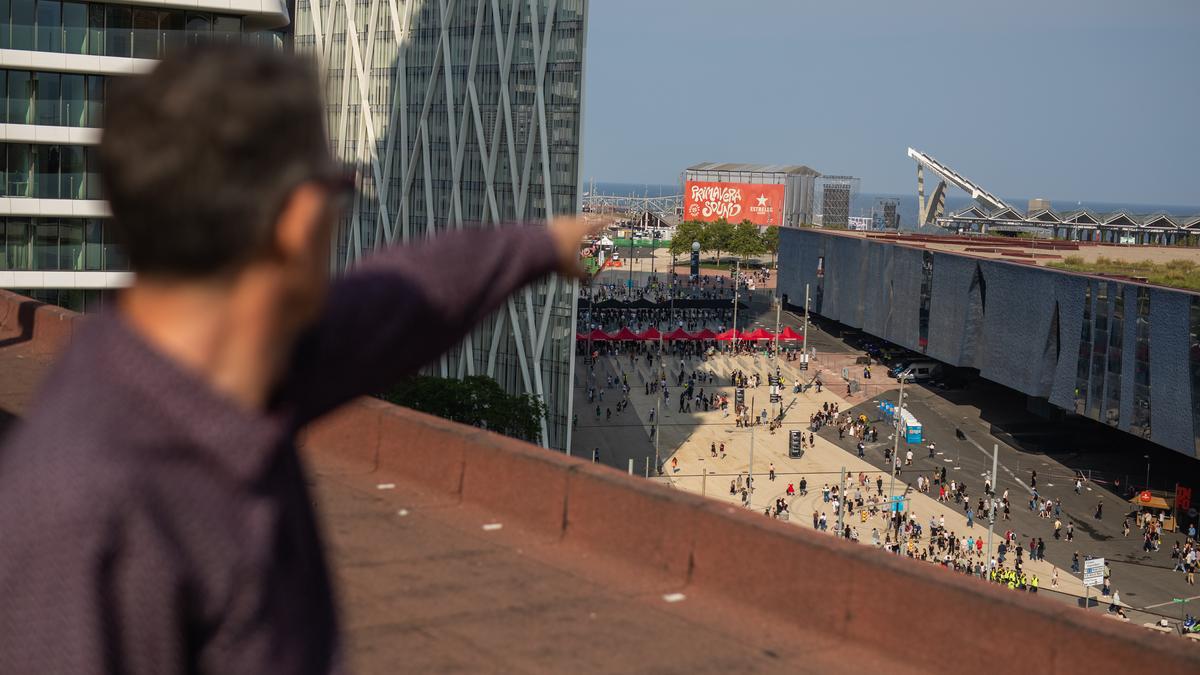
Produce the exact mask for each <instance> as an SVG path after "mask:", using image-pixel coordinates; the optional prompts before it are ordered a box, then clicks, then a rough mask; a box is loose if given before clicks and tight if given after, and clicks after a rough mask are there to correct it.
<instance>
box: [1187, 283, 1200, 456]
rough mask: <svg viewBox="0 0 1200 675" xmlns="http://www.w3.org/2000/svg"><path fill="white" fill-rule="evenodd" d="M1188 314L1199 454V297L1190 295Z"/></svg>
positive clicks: (1194, 429)
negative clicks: (1190, 302) (1190, 304)
mask: <svg viewBox="0 0 1200 675" xmlns="http://www.w3.org/2000/svg"><path fill="white" fill-rule="evenodd" d="M1190 315H1191V316H1189V317H1188V318H1189V325H1190V326H1191V330H1190V331H1189V333H1190V338H1191V339H1190V343H1191V344H1189V345H1188V361H1189V362H1190V365H1191V370H1192V377H1191V380H1192V436H1193V438H1195V440H1196V455H1197V456H1200V297H1197V296H1192V306H1191V311H1190Z"/></svg>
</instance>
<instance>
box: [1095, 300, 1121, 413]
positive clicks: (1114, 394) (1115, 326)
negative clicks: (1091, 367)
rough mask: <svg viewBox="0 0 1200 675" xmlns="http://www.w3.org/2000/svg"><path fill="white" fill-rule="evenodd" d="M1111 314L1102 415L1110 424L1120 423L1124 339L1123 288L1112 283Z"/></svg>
mask: <svg viewBox="0 0 1200 675" xmlns="http://www.w3.org/2000/svg"><path fill="white" fill-rule="evenodd" d="M1112 290H1113V294H1112V316H1111V317H1110V318H1109V327H1108V364H1107V367H1106V368H1105V376H1106V378H1107V382H1106V383H1105V386H1104V390H1105V398H1104V417H1103V418H1102V419H1101V421H1102V422H1104V423H1106V424H1108V425H1110V426H1114V427H1115V426H1118V425H1119V424H1120V423H1121V359H1122V352H1123V350H1122V346H1123V343H1124V341H1125V289H1124V288H1123V287H1122V286H1120V285H1119V284H1113V285H1112Z"/></svg>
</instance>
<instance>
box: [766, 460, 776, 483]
mask: <svg viewBox="0 0 1200 675" xmlns="http://www.w3.org/2000/svg"><path fill="white" fill-rule="evenodd" d="M768 472H769V473H768V474H767V479H768V480H775V462H771V468H770V469H768Z"/></svg>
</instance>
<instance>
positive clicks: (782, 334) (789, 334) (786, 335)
mask: <svg viewBox="0 0 1200 675" xmlns="http://www.w3.org/2000/svg"><path fill="white" fill-rule="evenodd" d="M779 339H780V340H800V341H801V342H803V341H804V336H803V335H801V334H799V333H797V332H796V331H794V330H792V327H791V326H785V327H784V329H783V330H781V331H779Z"/></svg>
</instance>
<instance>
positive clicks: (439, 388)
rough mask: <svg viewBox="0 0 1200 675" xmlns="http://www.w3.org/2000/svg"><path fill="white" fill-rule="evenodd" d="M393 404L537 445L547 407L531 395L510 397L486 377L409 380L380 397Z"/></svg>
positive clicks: (413, 378)
mask: <svg viewBox="0 0 1200 675" xmlns="http://www.w3.org/2000/svg"><path fill="white" fill-rule="evenodd" d="M380 398H382V399H383V400H385V401H388V402H389V403H395V404H396V405H402V406H405V407H408V408H412V409H413V410H420V411H421V412H426V413H429V414H431V415H437V416H438V417H443V418H445V419H448V420H451V421H454V422H460V423H462V424H470V425H472V426H476V427H481V428H483V429H488V430H491V431H495V432H496V433H498V434H504V435H505V436H512V437H513V438H519V439H521V440H524V441H529V442H530V443H537V442H538V441H539V440H540V439H541V435H542V425H541V421H542V418H544V417H545V416H546V404H545V403H543V402H542V401H540V400H539V399H538V398H537V397H535V396H532V395H530V394H509V393H508V392H506V391H504V389H502V388H501V387H500V384H499V383H498V382H496V381H495V380H493V379H492V378H490V377H487V376H485V375H474V376H471V377H466V378H463V379H461V380H454V379H449V378H443V377H428V376H424V375H420V376H414V377H409V378H405V379H404V380H402V381H401V382H400V383H399V384H397V385H396V386H395V387H393V388H392V389H391V390H390V391H388V392H387V393H385V394H382V395H381V396H380Z"/></svg>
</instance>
